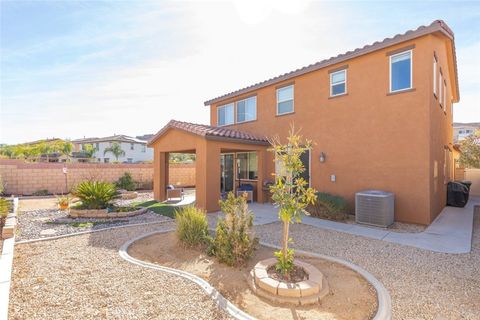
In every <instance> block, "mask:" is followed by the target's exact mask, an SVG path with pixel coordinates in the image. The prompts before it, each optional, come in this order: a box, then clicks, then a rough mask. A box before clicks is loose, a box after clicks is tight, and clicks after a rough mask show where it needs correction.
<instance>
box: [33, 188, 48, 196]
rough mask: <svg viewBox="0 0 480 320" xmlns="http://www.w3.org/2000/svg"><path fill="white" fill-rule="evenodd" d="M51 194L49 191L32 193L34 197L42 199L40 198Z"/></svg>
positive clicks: (42, 190) (43, 190)
mask: <svg viewBox="0 0 480 320" xmlns="http://www.w3.org/2000/svg"><path fill="white" fill-rule="evenodd" d="M48 194H49V192H48V190H47V189H41V190H37V191H35V192H34V193H32V196H36V197H40V196H48Z"/></svg>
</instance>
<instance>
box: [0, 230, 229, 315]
mask: <svg viewBox="0 0 480 320" xmlns="http://www.w3.org/2000/svg"><path fill="white" fill-rule="evenodd" d="M173 226H174V224H173V223H170V222H168V223H166V224H165V225H163V224H162V225H149V226H138V227H129V228H124V229H116V230H109V231H102V232H97V233H91V234H84V235H77V236H74V237H69V238H63V239H57V240H49V241H42V242H34V243H27V244H17V245H16V246H15V256H14V263H13V278H12V279H13V282H12V287H11V293H10V307H9V319H22V320H23V319H41V320H50V319H62V320H63V319H82V320H84V319H192V320H193V319H220V320H221V319H231V318H230V317H229V316H228V315H227V314H225V312H223V311H222V310H221V309H220V308H218V307H217V305H216V304H215V303H214V302H213V301H212V299H211V298H210V297H209V296H207V295H206V294H205V293H204V292H203V290H202V289H200V287H198V286H197V285H196V284H194V283H192V282H190V281H188V280H186V279H183V278H181V277H178V276H174V275H170V274H167V273H164V272H159V271H157V270H152V269H147V268H143V267H140V266H136V265H134V264H131V263H129V262H127V261H125V260H123V259H122V258H121V257H120V256H119V254H118V249H119V248H120V247H121V245H122V244H124V243H125V242H126V241H127V240H129V239H132V238H135V237H137V236H139V235H141V234H144V233H147V232H151V231H154V230H162V229H165V228H172V227H173Z"/></svg>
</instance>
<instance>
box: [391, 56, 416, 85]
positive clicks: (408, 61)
mask: <svg viewBox="0 0 480 320" xmlns="http://www.w3.org/2000/svg"><path fill="white" fill-rule="evenodd" d="M411 88H412V51H411V50H410V51H406V52H401V53H398V54H395V55H391V56H390V92H395V91H402V90H407V89H411Z"/></svg>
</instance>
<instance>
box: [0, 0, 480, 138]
mask: <svg viewBox="0 0 480 320" xmlns="http://www.w3.org/2000/svg"><path fill="white" fill-rule="evenodd" d="M127 17H128V28H126V29H125V30H116V31H110V30H109V32H111V33H110V34H105V32H101V31H99V32H98V33H93V34H92V35H91V39H89V38H88V36H86V35H85V34H83V35H82V37H81V39H79V41H81V42H84V43H99V42H102V41H106V42H108V41H111V39H112V38H114V39H117V40H118V39H120V40H119V42H115V43H116V45H117V46H115V47H112V48H108V47H107V48H106V49H105V48H100V49H98V50H97V51H95V52H89V53H88V54H86V55H85V56H83V57H82V58H81V59H80V62H78V63H73V64H71V65H70V64H61V65H59V66H57V67H55V68H53V69H52V70H43V71H42V72H45V73H44V74H42V73H41V72H38V71H34V72H32V73H31V74H32V76H35V77H38V78H39V79H41V78H42V77H43V76H47V75H49V76H51V75H55V74H57V73H58V74H68V75H69V76H70V77H71V76H72V75H73V76H76V75H78V79H75V81H73V80H69V81H66V82H65V83H63V84H62V85H59V86H55V87H49V88H47V89H44V90H35V91H31V92H23V93H22V94H18V95H15V96H13V95H10V96H8V97H6V98H4V97H2V104H4V105H6V106H9V107H8V108H7V109H6V110H7V111H6V110H1V114H2V119H1V128H0V142H9V143H15V142H21V141H26V140H36V139H39V138H44V137H52V136H56V137H63V138H79V137H83V136H84V135H85V136H102V135H111V134H113V133H117V134H118V133H123V134H129V135H138V134H143V133H154V132H156V131H157V130H159V129H160V128H161V127H162V126H164V125H165V124H166V123H167V122H168V121H169V120H170V119H172V118H174V119H177V120H184V121H191V122H199V123H208V122H209V110H208V108H207V107H205V106H203V102H204V101H205V100H208V99H210V98H213V97H215V96H218V95H221V94H224V93H227V92H230V91H233V90H236V89H239V88H242V87H245V86H247V85H251V84H253V83H256V82H258V81H262V80H265V79H268V78H270V77H273V76H277V75H279V74H282V73H285V72H288V71H291V70H294V69H296V68H299V67H303V66H305V65H308V64H311V63H314V62H316V61H319V60H322V59H325V58H329V57H330V56H334V55H337V54H339V53H343V52H345V51H347V50H352V49H354V48H355V47H357V46H363V45H364V44H366V43H367V42H368V41H369V40H372V41H375V40H381V39H376V37H377V35H378V32H379V31H378V30H372V31H368V30H362V31H361V35H362V36H361V37H358V32H352V30H351V25H349V23H350V22H349V21H355V19H356V14H355V13H354V12H350V11H349V10H348V9H345V7H344V8H342V10H338V11H337V10H336V8H335V4H331V3H324V2H322V3H313V4H312V3H309V2H307V1H298V2H297V1H267V2H265V3H264V2H258V1H245V0H243V1H241V0H238V1H235V2H233V3H225V2H212V3H194V2H177V3H174V4H169V5H168V6H167V7H165V4H164V3H163V4H162V7H161V8H151V7H149V8H148V10H145V11H141V10H140V11H138V10H136V11H135V12H132V13H131V14H129V15H127ZM338 21H343V22H344V23H338ZM387 36H388V35H387ZM65 41H67V42H68V43H71V44H73V45H75V41H76V39H75V37H72V38H68V39H65ZM52 43H53V45H54V46H57V45H58V42H52ZM479 54H480V53H479V51H478V44H477V46H475V47H473V48H467V49H465V50H458V57H459V69H460V75H461V80H460V81H461V82H460V85H461V91H462V102H461V103H460V104H459V105H458V106H456V109H457V110H458V112H459V114H462V116H461V117H460V118H459V119H457V120H460V119H462V121H464V120H465V118H466V117H468V116H472V115H473V113H472V112H474V111H475V110H474V109H473V108H472V107H466V105H475V106H478V93H475V92H476V91H475V92H473V93H472V92H470V93H469V94H468V95H464V94H463V90H464V89H465V90H467V87H468V86H472V87H476V88H478V87H479V86H478V80H476V79H477V78H476V75H475V73H476V72H475V71H474V70H470V69H465V70H464V68H461V67H460V65H462V64H465V65H478V64H476V56H478V55H479ZM123 55H126V56H128V57H129V58H131V60H129V61H127V62H123V63H122V64H119V65H117V64H113V65H110V64H107V65H102V64H99V65H98V66H96V65H95V64H88V65H85V63H86V62H92V61H93V62H95V61H97V59H108V58H111V59H114V58H116V57H118V56H123ZM474 59H475V60H474ZM26 72H27V73H26V75H28V71H26ZM477 72H478V70H477ZM26 75H25V74H23V75H20V76H19V79H21V78H22V77H25V76H26ZM475 100H477V101H476V102H477V103H475ZM464 105H465V107H464ZM12 106H15V107H14V108H13V107H12ZM2 108H3V107H2ZM462 108H463V109H462ZM27 110H28V111H27ZM460 110H470V111H468V112H470V113H468V112H467V113H465V115H464V114H463V113H461V112H460ZM462 112H463V111H462ZM456 118H457V117H456ZM476 118H478V116H477V117H476ZM465 121H466V120H465Z"/></svg>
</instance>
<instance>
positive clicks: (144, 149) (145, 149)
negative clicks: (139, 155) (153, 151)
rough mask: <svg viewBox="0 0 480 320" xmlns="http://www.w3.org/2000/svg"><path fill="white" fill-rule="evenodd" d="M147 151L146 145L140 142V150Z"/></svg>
mask: <svg viewBox="0 0 480 320" xmlns="http://www.w3.org/2000/svg"><path fill="white" fill-rule="evenodd" d="M146 151H147V146H146V145H144V144H142V152H146Z"/></svg>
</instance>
